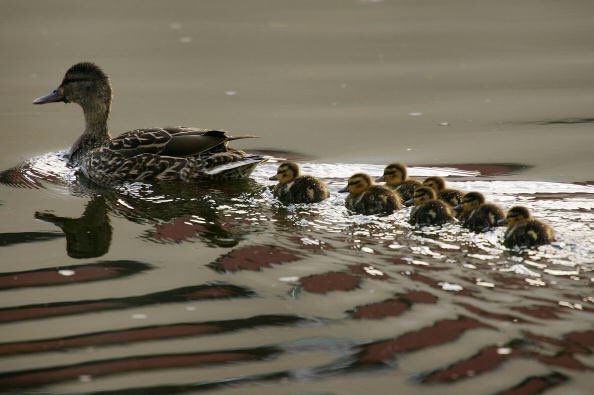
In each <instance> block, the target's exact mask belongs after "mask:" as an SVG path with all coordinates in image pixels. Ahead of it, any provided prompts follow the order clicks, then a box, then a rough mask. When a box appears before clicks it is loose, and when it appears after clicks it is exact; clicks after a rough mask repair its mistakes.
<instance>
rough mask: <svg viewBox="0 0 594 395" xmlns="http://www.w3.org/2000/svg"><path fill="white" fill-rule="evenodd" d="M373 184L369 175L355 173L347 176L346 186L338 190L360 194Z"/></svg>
mask: <svg viewBox="0 0 594 395" xmlns="http://www.w3.org/2000/svg"><path fill="white" fill-rule="evenodd" d="M372 185H373V181H371V177H369V176H368V175H367V174H365V173H357V174H354V175H352V176H351V177H350V178H349V181H348V183H347V186H346V187H344V188H343V189H341V190H340V191H338V192H348V193H350V194H351V195H360V194H361V193H363V192H365V191H366V190H367V189H369V187H370V186H372Z"/></svg>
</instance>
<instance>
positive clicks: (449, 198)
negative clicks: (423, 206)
mask: <svg viewBox="0 0 594 395" xmlns="http://www.w3.org/2000/svg"><path fill="white" fill-rule="evenodd" d="M423 185H425V186H428V187H430V188H433V190H434V191H435V193H436V194H437V198H438V199H439V200H441V201H443V202H445V203H447V204H448V205H450V206H451V207H456V206H457V205H459V204H460V202H461V201H462V197H463V196H464V192H462V191H459V190H457V189H450V188H446V182H445V180H444V179H443V177H439V176H432V177H427V178H425V179H424V180H423Z"/></svg>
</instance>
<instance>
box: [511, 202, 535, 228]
mask: <svg viewBox="0 0 594 395" xmlns="http://www.w3.org/2000/svg"><path fill="white" fill-rule="evenodd" d="M530 218H532V216H531V215H530V211H528V209H527V208H526V207H522V206H514V207H512V208H510V209H509V210H508V211H507V214H506V216H505V223H507V226H514V225H515V224H517V223H518V222H522V221H526V220H529V219H530Z"/></svg>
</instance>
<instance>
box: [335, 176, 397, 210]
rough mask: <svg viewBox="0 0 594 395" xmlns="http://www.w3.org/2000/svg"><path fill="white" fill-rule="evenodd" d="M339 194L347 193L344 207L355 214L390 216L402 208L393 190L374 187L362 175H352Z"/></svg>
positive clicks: (368, 178)
mask: <svg viewBox="0 0 594 395" xmlns="http://www.w3.org/2000/svg"><path fill="white" fill-rule="evenodd" d="M339 192H349V196H347V198H346V200H345V206H346V208H347V209H349V210H350V211H353V212H355V213H357V214H364V215H373V214H378V215H390V214H392V213H393V212H394V211H395V210H400V209H401V208H402V200H401V199H400V196H399V195H398V194H397V193H396V192H395V191H394V190H392V189H390V188H386V187H384V186H381V185H374V184H373V181H372V180H371V177H369V176H368V175H367V174H364V173H357V174H354V175H352V176H351V177H350V178H349V181H348V184H347V186H346V187H344V188H343V189H341V190H340V191H339Z"/></svg>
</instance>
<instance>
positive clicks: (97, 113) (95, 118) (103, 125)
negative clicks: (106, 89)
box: [82, 103, 109, 141]
mask: <svg viewBox="0 0 594 395" xmlns="http://www.w3.org/2000/svg"><path fill="white" fill-rule="evenodd" d="M82 108H83V112H84V114H85V131H84V133H83V136H86V137H87V138H88V139H91V140H98V141H103V140H106V139H107V138H109V133H108V132H107V119H108V118H109V103H105V104H103V103H101V104H96V103H92V104H88V105H84V106H82Z"/></svg>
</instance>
